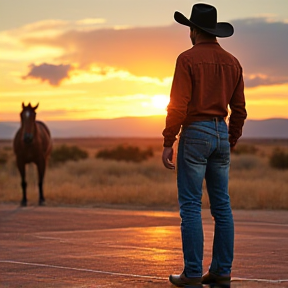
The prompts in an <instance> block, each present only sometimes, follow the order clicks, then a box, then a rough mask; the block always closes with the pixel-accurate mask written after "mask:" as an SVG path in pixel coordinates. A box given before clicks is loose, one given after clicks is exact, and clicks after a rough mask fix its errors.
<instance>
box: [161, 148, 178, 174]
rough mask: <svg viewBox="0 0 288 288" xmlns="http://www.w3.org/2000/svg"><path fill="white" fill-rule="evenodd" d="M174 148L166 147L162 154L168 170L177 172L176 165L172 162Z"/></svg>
mask: <svg viewBox="0 0 288 288" xmlns="http://www.w3.org/2000/svg"><path fill="white" fill-rule="evenodd" d="M172 158H173V148H172V147H164V149H163V153H162V162H163V164H164V166H165V167H166V168H167V169H171V170H175V164H174V163H173V162H172Z"/></svg>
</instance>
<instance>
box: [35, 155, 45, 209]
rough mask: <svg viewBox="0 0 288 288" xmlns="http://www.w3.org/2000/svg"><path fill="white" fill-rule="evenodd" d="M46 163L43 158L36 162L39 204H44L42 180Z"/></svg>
mask: <svg viewBox="0 0 288 288" xmlns="http://www.w3.org/2000/svg"><path fill="white" fill-rule="evenodd" d="M45 168H46V163H45V160H41V161H39V162H38V163H37V170H38V187H39V205H40V206H42V205H44V202H45V198H44V193H43V180H44V175H45Z"/></svg>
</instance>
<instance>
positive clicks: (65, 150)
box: [50, 145, 88, 164]
mask: <svg viewBox="0 0 288 288" xmlns="http://www.w3.org/2000/svg"><path fill="white" fill-rule="evenodd" d="M87 157H88V153H87V152H86V151H85V150H81V149H80V148H78V147H77V146H70V147H69V146H66V145H62V146H60V147H57V148H55V149H53V151H52V153H51V157H50V159H51V162H52V164H58V163H65V162H66V161H69V160H72V161H78V160H80V159H86V158H87Z"/></svg>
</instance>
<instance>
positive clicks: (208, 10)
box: [174, 3, 234, 39]
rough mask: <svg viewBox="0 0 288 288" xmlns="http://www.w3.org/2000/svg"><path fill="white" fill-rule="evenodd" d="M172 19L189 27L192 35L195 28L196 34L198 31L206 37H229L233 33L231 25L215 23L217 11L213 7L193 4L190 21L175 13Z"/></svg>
mask: <svg viewBox="0 0 288 288" xmlns="http://www.w3.org/2000/svg"><path fill="white" fill-rule="evenodd" d="M174 19H175V21H177V22H178V23H180V24H182V25H185V26H189V27H190V29H192V31H191V33H192V34H193V33H194V32H193V30H194V29H195V28H196V29H197V30H196V32H197V31H199V30H200V31H201V32H203V33H206V36H209V35H213V36H214V37H229V36H231V35H232V34H233V33H234V28H233V26H232V25H231V24H229V23H226V22H219V23H217V10H216V8H215V7H214V6H211V5H208V4H202V3H201V4H195V5H194V6H193V7H192V12H191V17H190V19H187V18H186V17H185V16H184V15H183V14H182V13H180V12H178V11H176V12H175V13H174ZM207 34H208V35H207ZM204 35H205V34H204ZM191 39H192V36H191Z"/></svg>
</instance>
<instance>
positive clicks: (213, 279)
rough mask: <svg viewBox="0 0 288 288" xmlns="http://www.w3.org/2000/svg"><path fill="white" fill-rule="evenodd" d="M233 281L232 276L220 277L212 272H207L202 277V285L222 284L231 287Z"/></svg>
mask: <svg viewBox="0 0 288 288" xmlns="http://www.w3.org/2000/svg"><path fill="white" fill-rule="evenodd" d="M230 281H231V276H230V275H225V276H219V275H216V274H213V273H211V272H207V273H206V274H204V275H203V276H202V284H222V285H229V284H230Z"/></svg>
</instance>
